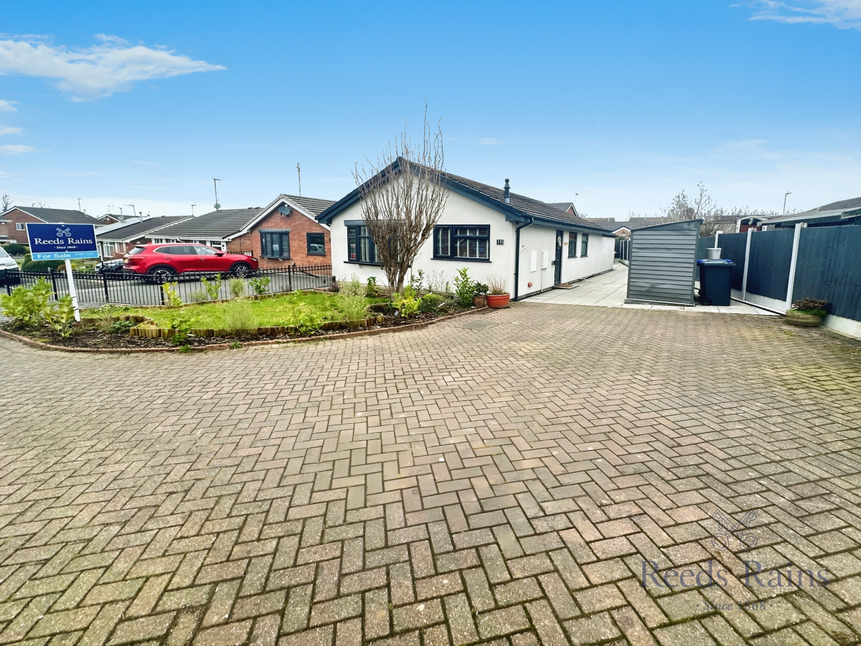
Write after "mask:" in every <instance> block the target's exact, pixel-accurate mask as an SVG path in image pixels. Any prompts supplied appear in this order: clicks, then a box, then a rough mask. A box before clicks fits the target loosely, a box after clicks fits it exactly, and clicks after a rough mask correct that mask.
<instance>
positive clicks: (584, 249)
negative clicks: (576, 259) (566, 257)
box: [580, 233, 589, 258]
mask: <svg viewBox="0 0 861 646" xmlns="http://www.w3.org/2000/svg"><path fill="white" fill-rule="evenodd" d="M588 255H589V236H588V235H586V234H585V233H581V234H580V257H581V258H585V257H586V256H588Z"/></svg>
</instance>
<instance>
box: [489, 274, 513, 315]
mask: <svg viewBox="0 0 861 646" xmlns="http://www.w3.org/2000/svg"><path fill="white" fill-rule="evenodd" d="M487 284H488V285H489V289H488V292H487V306H488V307H493V308H496V309H499V308H501V307H508V303H509V301H510V300H511V296H510V295H509V294H508V286H507V285H506V283H505V279H504V278H497V277H495V276H494V277H491V278H490V280H488V281H487Z"/></svg>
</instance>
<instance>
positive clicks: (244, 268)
mask: <svg viewBox="0 0 861 646" xmlns="http://www.w3.org/2000/svg"><path fill="white" fill-rule="evenodd" d="M230 274H231V275H232V276H236V277H237V278H248V277H249V276H250V275H251V265H248V264H246V263H244V262H238V263H236V264H235V265H233V267H231V268H230Z"/></svg>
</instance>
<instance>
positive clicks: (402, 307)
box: [392, 285, 420, 318]
mask: <svg viewBox="0 0 861 646" xmlns="http://www.w3.org/2000/svg"><path fill="white" fill-rule="evenodd" d="M419 303H420V301H419V299H418V298H416V292H415V290H414V289H413V288H412V287H410V286H409V285H408V286H406V287H404V293H403V295H401V294H397V293H396V294H392V306H393V307H394V308H395V309H396V310H397V311H398V312H400V315H401V316H403V317H404V318H409V317H411V316H414V315H415V314H417V313H418V311H419Z"/></svg>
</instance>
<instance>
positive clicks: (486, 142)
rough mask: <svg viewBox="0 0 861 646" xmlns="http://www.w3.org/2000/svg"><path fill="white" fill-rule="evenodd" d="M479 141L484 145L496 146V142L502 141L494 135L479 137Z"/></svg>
mask: <svg viewBox="0 0 861 646" xmlns="http://www.w3.org/2000/svg"><path fill="white" fill-rule="evenodd" d="M478 143H480V144H481V145H482V146H495V145H496V144H501V143H502V142H501V141H500V140H499V139H494V138H493V137H485V138H484V139H479V141H478Z"/></svg>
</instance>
